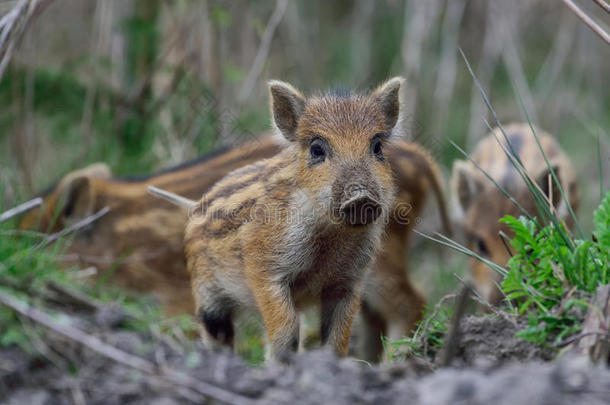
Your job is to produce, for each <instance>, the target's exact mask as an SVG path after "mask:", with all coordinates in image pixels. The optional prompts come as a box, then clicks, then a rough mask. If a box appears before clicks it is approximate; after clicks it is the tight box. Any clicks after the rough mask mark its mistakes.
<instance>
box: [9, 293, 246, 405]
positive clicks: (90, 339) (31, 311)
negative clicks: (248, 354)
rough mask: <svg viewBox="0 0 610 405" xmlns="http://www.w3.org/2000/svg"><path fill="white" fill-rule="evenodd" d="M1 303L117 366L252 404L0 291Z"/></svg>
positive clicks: (220, 398) (227, 400)
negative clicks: (58, 319)
mask: <svg viewBox="0 0 610 405" xmlns="http://www.w3.org/2000/svg"><path fill="white" fill-rule="evenodd" d="M0 304H3V305H5V306H7V307H8V308H11V309H12V310H14V311H15V312H17V313H19V314H21V315H23V316H25V317H27V318H29V319H31V320H32V321H34V322H36V323H38V324H40V325H42V326H44V327H46V328H48V329H50V330H52V331H53V332H55V333H58V334H59V335H61V336H64V337H65V338H68V339H70V340H72V341H74V342H76V343H78V344H80V345H82V346H84V347H86V348H88V349H90V350H92V351H94V352H95V353H97V354H99V355H101V356H104V357H106V358H107V359H110V360H112V361H114V362H116V363H119V364H122V365H124V366H127V367H131V368H133V369H136V370H138V371H140V372H142V373H145V374H148V375H152V376H155V377H158V378H161V379H163V380H165V381H168V382H170V383H172V384H174V385H177V386H179V387H183V388H186V389H189V390H191V391H194V392H196V393H199V394H201V395H203V396H206V397H209V398H214V399H216V400H218V401H221V402H224V403H227V404H240V405H241V404H243V405H250V404H253V403H254V401H252V400H251V399H250V398H247V397H244V396H241V395H239V394H235V393H232V392H230V391H227V390H224V389H222V388H219V387H216V386H214V385H212V384H209V383H206V382H204V381H200V380H197V379H195V378H193V377H191V376H189V375H187V374H184V373H182V372H180V371H177V370H174V369H171V368H166V367H159V366H158V365H156V364H155V363H153V362H151V361H149V360H146V359H143V358H141V357H138V356H134V355H133V354H130V353H127V352H125V351H122V350H119V349H117V348H116V347H114V346H112V345H109V344H107V343H105V342H103V341H101V340H100V339H98V338H97V337H95V336H93V335H89V334H87V333H85V332H83V331H82V330H80V329H78V328H76V327H74V326H71V325H66V324H59V323H58V322H57V321H55V320H54V319H53V318H51V317H50V316H49V315H48V314H46V313H44V312H42V311H40V310H38V309H36V308H34V307H32V306H30V305H28V304H27V303H25V302H22V301H19V300H16V299H15V298H13V297H11V296H9V295H7V294H4V293H1V292H0Z"/></svg>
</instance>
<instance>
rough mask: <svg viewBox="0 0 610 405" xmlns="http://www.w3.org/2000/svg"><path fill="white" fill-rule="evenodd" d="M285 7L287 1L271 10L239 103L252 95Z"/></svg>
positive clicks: (281, 2) (278, 0)
mask: <svg viewBox="0 0 610 405" xmlns="http://www.w3.org/2000/svg"><path fill="white" fill-rule="evenodd" d="M287 5H288V0H277V1H276V3H275V9H274V10H273V13H272V14H271V17H270V18H269V22H267V26H266V27H265V31H264V32H263V38H262V40H261V44H260V46H259V47H258V52H257V53H256V57H255V58H254V62H253V63H252V68H250V71H248V74H247V75H246V78H245V80H244V84H243V85H242V87H241V90H240V92H239V101H244V100H246V99H247V98H248V97H249V96H250V93H252V89H253V88H254V83H255V82H256V80H257V79H258V77H259V76H260V74H261V72H262V71H263V65H264V64H265V60H266V59H267V55H269V48H270V47H271V40H272V39H273V34H274V33H275V30H276V29H277V26H278V25H279V24H280V22H281V21H282V17H283V16H284V12H285V11H286V6H287Z"/></svg>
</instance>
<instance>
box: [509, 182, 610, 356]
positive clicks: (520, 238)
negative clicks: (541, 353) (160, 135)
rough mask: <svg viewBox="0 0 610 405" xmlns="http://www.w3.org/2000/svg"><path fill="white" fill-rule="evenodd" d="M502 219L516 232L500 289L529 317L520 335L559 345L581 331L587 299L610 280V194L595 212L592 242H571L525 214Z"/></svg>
mask: <svg viewBox="0 0 610 405" xmlns="http://www.w3.org/2000/svg"><path fill="white" fill-rule="evenodd" d="M501 222H503V223H505V224H507V225H508V226H509V228H510V229H511V230H512V232H514V237H513V238H512V239H511V241H510V245H511V247H512V249H513V256H512V258H511V259H510V260H509V262H508V265H507V267H508V273H507V275H506V278H505V279H504V281H503V282H502V285H501V287H502V291H503V292H504V294H505V295H506V297H507V298H508V299H511V300H515V301H516V302H517V303H518V305H517V311H518V312H519V313H520V314H527V315H528V320H529V326H528V328H526V329H525V330H523V331H521V332H519V336H520V337H522V338H524V339H526V340H529V341H532V342H535V343H538V344H546V343H548V342H550V341H552V342H553V343H554V344H560V343H561V342H562V340H563V339H564V338H565V337H566V336H568V335H571V334H573V333H576V332H578V331H579V330H580V328H581V321H582V312H583V310H585V309H586V307H587V305H588V303H587V302H588V300H587V299H586V298H587V297H589V296H591V295H592V294H594V293H595V290H596V289H597V287H599V286H602V285H605V284H608V283H609V282H610V274H609V271H610V226H609V224H610V192H608V193H607V194H606V197H605V198H604V200H603V201H602V202H601V205H600V206H599V208H598V209H597V210H596V211H595V214H594V226H595V230H594V232H593V235H594V237H593V238H592V240H583V239H575V240H572V241H571V244H569V243H568V242H567V241H566V240H565V239H564V236H563V235H562V234H560V230H559V229H557V227H556V226H555V225H553V224H550V225H547V226H545V227H540V226H539V225H538V224H537V223H536V222H535V221H534V220H531V219H527V218H525V217H520V218H519V219H516V218H514V217H511V216H506V217H504V218H503V219H501ZM561 226H562V227H563V225H561ZM561 232H566V231H565V229H562V230H561Z"/></svg>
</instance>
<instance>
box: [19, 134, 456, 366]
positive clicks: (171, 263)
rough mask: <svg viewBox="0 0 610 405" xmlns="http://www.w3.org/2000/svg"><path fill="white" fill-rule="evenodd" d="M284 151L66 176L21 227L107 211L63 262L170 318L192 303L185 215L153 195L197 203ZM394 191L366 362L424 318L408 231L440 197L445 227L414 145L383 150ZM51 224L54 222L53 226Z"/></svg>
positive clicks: (436, 189) (433, 176) (265, 139)
mask: <svg viewBox="0 0 610 405" xmlns="http://www.w3.org/2000/svg"><path fill="white" fill-rule="evenodd" d="M281 149H282V148H281V147H280V145H279V144H278V143H277V142H275V140H274V139H273V138H272V137H270V136H267V135H262V136H260V137H259V138H257V139H256V140H254V141H252V142H246V143H244V144H241V145H238V146H236V147H234V148H225V149H223V150H218V151H215V152H212V153H210V154H207V155H204V156H201V157H199V158H197V159H194V160H192V161H189V162H186V163H184V164H181V165H179V166H176V167H172V168H170V169H167V170H164V171H162V172H159V173H156V174H153V175H150V176H140V177H129V178H121V177H113V176H112V174H111V172H110V169H109V168H108V167H107V166H106V165H104V164H93V165H90V166H88V167H85V168H82V169H78V170H75V171H72V172H70V173H68V174H67V175H65V176H64V177H63V178H62V179H61V180H60V181H58V182H57V183H56V184H55V185H54V186H53V187H51V188H50V189H49V190H47V191H46V192H44V193H42V194H41V195H40V196H41V197H43V201H44V204H43V207H42V208H41V209H35V210H32V211H31V212H29V213H28V214H25V215H24V216H23V218H22V220H21V222H20V228H21V229H33V228H35V229H38V230H42V231H46V232H57V231H59V230H60V229H62V228H63V227H65V226H67V225H69V224H70V223H73V222H75V221H78V220H80V219H83V218H85V217H87V216H90V215H92V214H94V213H96V212H97V211H99V210H101V209H102V208H104V207H106V206H108V207H110V209H111V211H110V213H109V214H107V215H105V216H103V217H101V218H99V219H98V220H97V221H95V222H93V223H92V224H90V225H89V226H88V227H87V228H86V229H84V230H81V231H80V232H78V233H77V234H75V235H74V238H73V239H72V241H71V243H70V245H69V246H68V247H67V252H66V255H64V256H63V257H62V261H61V262H62V263H63V264H65V265H66V266H68V267H72V266H74V265H79V266H81V267H83V268H84V267H88V266H94V267H96V268H97V269H98V273H99V274H109V273H106V272H109V271H111V272H112V276H111V277H110V278H109V279H108V281H109V282H112V283H114V284H116V285H118V286H121V287H123V288H127V289H129V290H132V291H135V292H144V293H148V294H153V295H155V296H156V297H157V298H158V299H159V300H160V302H161V304H162V305H163V308H164V311H165V312H166V313H167V314H170V315H171V314H182V313H191V312H192V311H193V307H194V304H193V302H192V295H191V293H190V277H189V275H188V272H187V271H186V262H185V260H184V246H183V239H184V227H185V225H186V216H185V215H184V210H183V209H181V208H179V207H176V206H175V205H171V204H167V203H165V202H163V201H161V200H159V199H154V198H150V196H149V195H147V194H146V187H147V186H148V185H154V186H157V187H161V188H163V189H165V190H167V191H170V192H174V193H179V194H181V195H183V196H185V197H187V198H191V199H192V198H199V197H200V196H201V195H202V194H203V193H205V192H207V191H208V190H209V189H210V188H211V187H212V185H213V184H214V183H215V182H216V181H218V180H219V179H221V178H222V177H224V176H226V175H227V174H228V173H229V172H231V171H233V170H235V169H237V168H239V167H243V166H245V165H248V164H250V163H253V162H256V161H259V160H262V159H265V158H269V157H272V156H274V155H276V154H277V153H279V151H280V150H281ZM384 152H385V155H386V157H387V159H388V161H389V163H390V166H391V167H392V172H393V174H394V184H395V186H396V199H395V207H394V208H393V209H392V210H391V211H392V215H391V217H390V221H389V223H388V224H387V225H386V229H385V232H384V236H383V240H382V244H381V246H382V247H381V251H380V253H379V254H378V255H377V260H376V263H375V269H374V270H373V271H372V272H370V274H369V276H368V277H367V280H366V282H365V290H364V295H363V297H362V301H363V302H362V311H361V315H362V321H363V322H362V326H363V328H362V330H360V331H359V333H360V334H361V339H360V342H361V343H362V350H361V351H360V352H359V354H360V355H361V356H363V358H365V359H366V360H368V361H377V360H379V356H380V354H381V353H382V349H383V347H382V345H381V339H380V336H382V335H384V336H388V337H389V338H390V339H393V340H396V339H399V338H400V337H402V336H405V335H408V334H409V332H410V331H411V330H412V329H413V328H414V327H415V325H416V323H417V322H418V321H419V320H420V319H421V317H422V310H423V306H424V303H425V301H424V298H423V296H422V295H421V293H420V292H419V291H418V290H417V289H416V288H415V286H414V285H413V283H412V282H411V279H410V277H409V272H408V268H407V260H406V257H405V256H408V255H405V253H406V249H407V246H408V245H409V240H410V237H411V229H412V228H413V226H414V225H415V224H416V218H417V217H418V215H419V212H420V210H421V208H422V206H423V204H424V201H425V200H426V198H427V195H428V193H430V192H431V193H432V194H433V195H434V197H435V198H436V200H437V204H438V208H439V214H440V216H441V218H442V220H443V225H444V226H445V228H446V229H448V227H447V225H448V223H447V220H446V217H447V214H446V208H445V202H444V196H443V192H442V187H441V185H442V183H443V181H442V178H441V177H440V172H439V170H438V168H437V166H436V163H435V162H434V160H433V159H432V158H431V157H430V155H429V154H428V153H427V152H426V151H425V150H424V149H422V148H421V147H419V146H418V145H416V144H414V143H411V142H407V141H405V140H401V139H397V140H395V142H393V143H392V145H390V146H389V147H388V148H386V150H385V151H384ZM53 218H56V220H55V221H54V220H53Z"/></svg>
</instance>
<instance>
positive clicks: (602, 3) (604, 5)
mask: <svg viewBox="0 0 610 405" xmlns="http://www.w3.org/2000/svg"><path fill="white" fill-rule="evenodd" d="M593 1H594V2H596V3H597V5H598V6H600V7H601V8H603V9H604V11H605V12H606V13H609V14H610V4H608V3H606V2H605V1H604V0H593Z"/></svg>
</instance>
